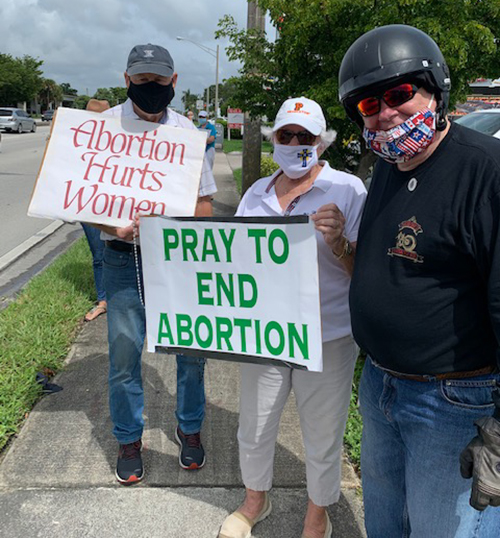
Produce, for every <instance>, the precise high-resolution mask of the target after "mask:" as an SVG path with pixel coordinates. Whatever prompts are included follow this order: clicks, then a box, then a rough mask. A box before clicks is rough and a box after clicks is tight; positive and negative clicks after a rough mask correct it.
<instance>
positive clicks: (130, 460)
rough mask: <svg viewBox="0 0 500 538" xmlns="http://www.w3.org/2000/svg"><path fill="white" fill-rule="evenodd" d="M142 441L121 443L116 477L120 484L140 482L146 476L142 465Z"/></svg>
mask: <svg viewBox="0 0 500 538" xmlns="http://www.w3.org/2000/svg"><path fill="white" fill-rule="evenodd" d="M141 450H142V441H141V440H140V439H139V441H136V442H135V443H129V444H127V445H120V449H119V451H118V461H117V462H116V473H115V474H116V479H117V480H118V482H120V484H124V485H126V486H128V485H129V484H135V483H137V482H140V481H141V480H142V478H143V476H144V467H143V466H142V456H141Z"/></svg>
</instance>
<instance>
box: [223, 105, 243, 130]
mask: <svg viewBox="0 0 500 538" xmlns="http://www.w3.org/2000/svg"><path fill="white" fill-rule="evenodd" d="M244 123H245V114H244V113H243V111H242V110H241V109H239V108H228V109H227V128H228V129H241V127H242V125H243V124H244Z"/></svg>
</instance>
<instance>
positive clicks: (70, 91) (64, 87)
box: [59, 82, 78, 96]
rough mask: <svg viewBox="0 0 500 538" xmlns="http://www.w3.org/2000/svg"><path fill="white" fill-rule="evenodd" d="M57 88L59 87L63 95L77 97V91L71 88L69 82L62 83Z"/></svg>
mask: <svg viewBox="0 0 500 538" xmlns="http://www.w3.org/2000/svg"><path fill="white" fill-rule="evenodd" d="M59 86H61V90H62V92H63V93H64V94H65V95H75V96H76V95H78V90H76V89H75V88H72V87H71V84H70V83H69V82H62V83H61V84H59Z"/></svg>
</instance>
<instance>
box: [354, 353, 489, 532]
mask: <svg viewBox="0 0 500 538" xmlns="http://www.w3.org/2000/svg"><path fill="white" fill-rule="evenodd" d="M497 379H500V375H499V374H490V375H485V376H478V377H474V378H468V379H462V380H458V379H456V380H441V381H439V380H433V381H430V382H426V383H425V382H424V383H423V382H419V381H408V380H402V379H398V378H396V377H394V376H392V375H390V374H388V373H386V372H384V371H383V370H382V369H380V368H378V367H377V366H375V365H374V364H373V362H372V361H370V360H369V359H368V360H367V361H366V364H365V367H364V369H363V374H362V377H361V383H360V389H359V390H360V406H361V413H362V416H363V438H362V448H361V474H362V480H363V496H364V502H365V524H366V529H367V533H368V538H401V537H408V536H411V538H498V537H499V536H500V508H492V507H488V508H487V509H486V510H485V511H484V512H478V511H477V510H474V509H473V508H472V507H471V506H470V505H469V497H470V489H471V485H472V481H471V480H464V479H463V478H462V477H461V475H460V465H459V455H460V452H461V451H462V450H463V449H464V448H465V447H466V445H467V444H468V443H469V441H470V440H471V439H472V438H473V437H474V436H475V435H476V433H477V432H476V428H475V426H474V420H476V419H477V418H479V417H483V416H491V415H492V414H493V410H494V406H493V402H492V390H493V388H494V386H495V382H496V380H497Z"/></svg>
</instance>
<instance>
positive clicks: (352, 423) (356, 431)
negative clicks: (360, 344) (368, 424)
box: [344, 354, 365, 472]
mask: <svg viewBox="0 0 500 538" xmlns="http://www.w3.org/2000/svg"><path fill="white" fill-rule="evenodd" d="M364 364H365V359H364V356H362V354H360V355H359V357H358V360H357V361H356V367H355V369H354V379H353V382H352V392H351V401H350V402H349V415H348V416H347V424H346V427H345V433H344V446H345V449H346V452H347V455H348V457H349V460H350V461H351V463H352V464H353V465H354V468H355V469H356V471H358V472H359V466H360V461H361V430H362V429H363V421H362V419H361V413H360V412H359V402H358V399H359V380H360V378H361V372H362V371H363V366H364Z"/></svg>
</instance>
